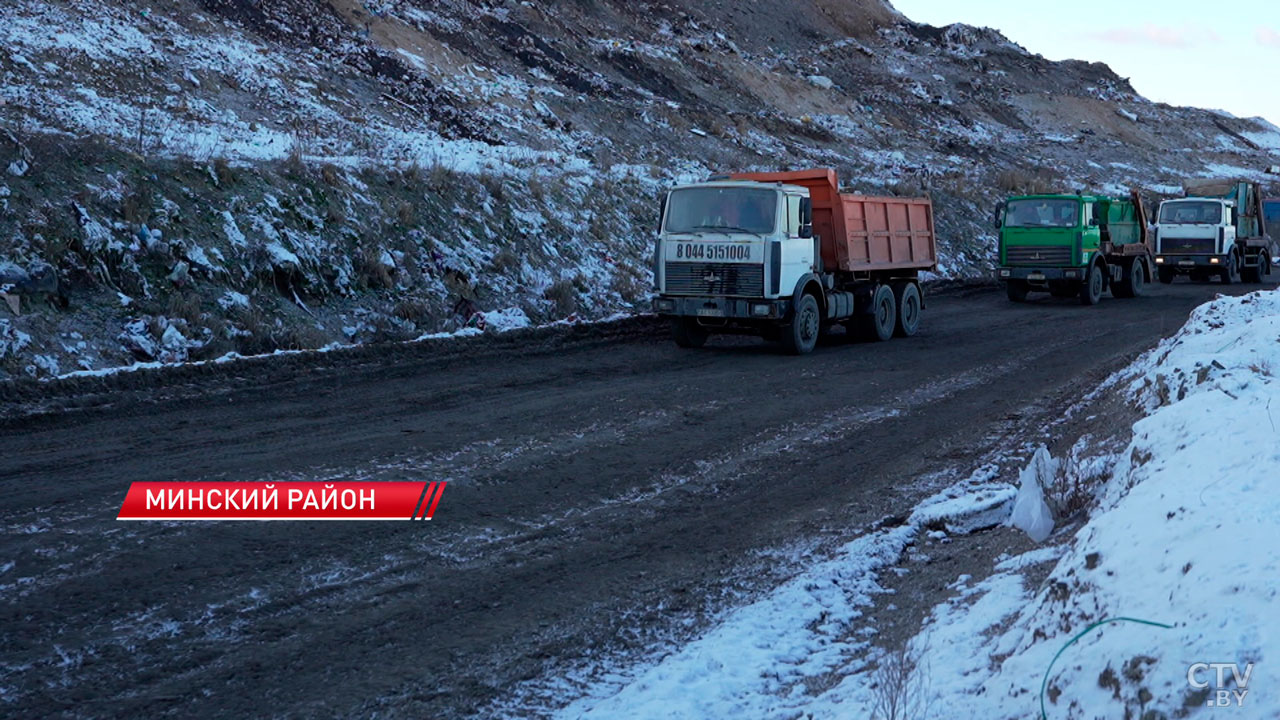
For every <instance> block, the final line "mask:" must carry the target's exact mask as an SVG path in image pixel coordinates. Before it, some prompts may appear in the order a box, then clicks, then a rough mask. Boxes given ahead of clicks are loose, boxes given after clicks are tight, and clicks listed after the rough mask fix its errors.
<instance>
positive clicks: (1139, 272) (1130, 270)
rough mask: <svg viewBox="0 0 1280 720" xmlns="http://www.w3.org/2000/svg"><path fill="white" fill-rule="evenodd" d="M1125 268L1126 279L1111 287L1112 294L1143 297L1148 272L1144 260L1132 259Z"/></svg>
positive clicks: (1119, 296)
mask: <svg viewBox="0 0 1280 720" xmlns="http://www.w3.org/2000/svg"><path fill="white" fill-rule="evenodd" d="M1124 270H1125V272H1124V279H1122V280H1121V281H1120V282H1118V283H1116V284H1115V285H1113V286H1112V287H1111V294H1112V295H1114V296H1116V297H1118V298H1135V297H1141V296H1142V295H1143V294H1144V293H1145V292H1146V287H1147V272H1146V270H1145V269H1144V268H1143V267H1142V262H1141V261H1140V260H1131V261H1129V263H1128V264H1127V265H1126V267H1125V269H1124Z"/></svg>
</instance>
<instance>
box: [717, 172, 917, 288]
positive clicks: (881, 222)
mask: <svg viewBox="0 0 1280 720" xmlns="http://www.w3.org/2000/svg"><path fill="white" fill-rule="evenodd" d="M731 177H732V178H733V179H734V180H754V181H756V182H777V183H783V184H785V185H799V186H801V187H806V188H808V189H809V197H810V198H811V199H812V201H813V233H814V235H816V236H818V238H819V239H820V240H821V245H822V264H823V267H825V268H826V269H827V270H832V269H836V268H838V269H840V270H844V271H849V272H854V271H867V270H931V269H933V268H934V266H935V265H937V262H938V243H937V237H936V235H935V234H934V231H933V203H932V201H930V200H929V198H927V197H924V198H900V197H874V196H871V195H849V194H843V195H842V194H840V185H839V183H837V182H836V171H835V170H831V169H818V170H797V171H793V172H773V173H736V174H734V175H732V176H731Z"/></svg>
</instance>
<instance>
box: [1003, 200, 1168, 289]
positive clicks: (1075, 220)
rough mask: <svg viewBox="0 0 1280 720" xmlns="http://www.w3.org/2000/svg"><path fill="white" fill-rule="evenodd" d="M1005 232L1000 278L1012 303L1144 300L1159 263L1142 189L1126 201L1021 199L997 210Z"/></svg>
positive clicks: (1005, 202)
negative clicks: (1046, 297)
mask: <svg viewBox="0 0 1280 720" xmlns="http://www.w3.org/2000/svg"><path fill="white" fill-rule="evenodd" d="M994 221H995V227H996V228H997V229H998V230H999V231H1000V256H999V267H998V268H997V270H996V277H997V279H998V280H999V281H1000V282H1002V283H1004V284H1005V287H1006V289H1007V291H1008V293H1009V299H1010V300H1012V301H1014V302H1025V301H1026V299H1027V294H1028V293H1031V292H1047V293H1049V294H1051V295H1053V296H1054V297H1061V298H1069V297H1078V298H1079V299H1080V302H1081V303H1082V304H1084V305H1096V304H1097V303H1098V301H1099V300H1101V299H1102V293H1103V291H1104V290H1107V289H1110V290H1111V294H1112V296H1114V297H1120V298H1131V297H1137V296H1139V295H1142V294H1143V292H1144V290H1145V288H1146V285H1147V283H1148V282H1150V280H1151V278H1152V276H1153V273H1152V269H1153V267H1154V263H1153V261H1152V257H1153V256H1152V252H1151V248H1150V246H1149V245H1148V243H1147V215H1146V209H1145V208H1144V207H1143V205H1142V198H1141V197H1140V196H1139V195H1138V193H1137V191H1133V192H1131V193H1130V196H1129V197H1128V198H1126V199H1119V198H1111V197H1103V196H1099V195H1066V194H1059V195H1050V194H1046V195H1018V196H1015V197H1011V198H1009V199H1008V200H1006V201H1004V202H1002V203H1000V205H999V206H998V207H997V208H996V213H995V218H994Z"/></svg>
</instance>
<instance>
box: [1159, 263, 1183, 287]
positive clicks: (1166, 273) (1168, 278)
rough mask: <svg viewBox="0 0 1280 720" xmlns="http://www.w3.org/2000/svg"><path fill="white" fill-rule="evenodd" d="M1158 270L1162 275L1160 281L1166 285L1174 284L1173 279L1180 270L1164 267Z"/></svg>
mask: <svg viewBox="0 0 1280 720" xmlns="http://www.w3.org/2000/svg"><path fill="white" fill-rule="evenodd" d="M1157 272H1158V273H1159V275H1160V282H1162V283H1164V284H1165V285H1170V284H1172V283H1173V279H1174V278H1175V277H1177V276H1178V271H1177V270H1174V269H1173V268H1167V267H1162V268H1160V270H1159V271H1157Z"/></svg>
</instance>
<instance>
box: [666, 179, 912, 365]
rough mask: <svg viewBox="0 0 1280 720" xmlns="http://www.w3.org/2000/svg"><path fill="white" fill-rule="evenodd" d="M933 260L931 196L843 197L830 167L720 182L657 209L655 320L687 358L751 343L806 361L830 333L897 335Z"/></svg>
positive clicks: (907, 330) (904, 331)
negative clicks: (722, 343) (732, 343)
mask: <svg viewBox="0 0 1280 720" xmlns="http://www.w3.org/2000/svg"><path fill="white" fill-rule="evenodd" d="M936 258H937V244H936V240H935V237H934V228H933V206H932V204H931V203H930V201H929V199H928V198H897V197H893V198H887V197H870V196H865V195H851V194H841V193H840V191H839V184H838V182H837V180H836V175H835V171H833V170H830V169H817V170H800V171H794V172H777V173H742V174H736V175H726V176H720V177H715V178H711V179H710V180H708V181H707V182H703V183H695V184H691V185H683V186H680V187H676V188H673V189H672V190H671V191H670V192H668V193H667V195H666V196H665V197H664V199H663V203H662V221H661V225H660V228H659V235H658V239H657V244H656V247H655V248H654V282H655V285H656V288H655V289H656V291H657V297H656V298H655V299H654V312H655V313H657V314H658V315H660V316H665V317H669V318H670V319H671V325H672V331H673V335H674V337H675V341H676V344H678V345H680V346H681V347H687V348H690V347H700V346H701V345H702V344H703V343H705V342H706V341H707V338H708V336H709V335H711V334H713V333H749V334H756V335H760V336H762V337H765V338H766V339H771V340H776V341H778V342H781V343H782V345H783V347H784V348H785V349H786V350H788V351H789V352H791V353H794V354H803V353H807V352H809V351H811V350H812V349H813V348H814V345H815V344H816V343H817V340H818V336H819V335H821V334H822V332H823V331H824V330H825V329H826V328H827V327H829V326H830V325H832V324H835V323H849V324H851V325H853V326H854V329H856V330H858V331H859V332H860V333H862V334H864V335H865V336H867V337H869V338H871V339H876V340H887V339H889V338H891V337H893V336H894V335H895V334H896V335H898V336H901V337H905V336H909V335H912V334H914V333H915V332H916V329H917V328H918V327H919V324H920V313H921V310H922V309H923V308H924V296H923V295H922V294H921V291H920V285H919V281H918V276H919V272H920V271H921V270H932V269H933V268H934V267H935V266H936V262H937V260H936Z"/></svg>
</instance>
